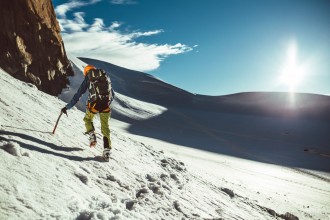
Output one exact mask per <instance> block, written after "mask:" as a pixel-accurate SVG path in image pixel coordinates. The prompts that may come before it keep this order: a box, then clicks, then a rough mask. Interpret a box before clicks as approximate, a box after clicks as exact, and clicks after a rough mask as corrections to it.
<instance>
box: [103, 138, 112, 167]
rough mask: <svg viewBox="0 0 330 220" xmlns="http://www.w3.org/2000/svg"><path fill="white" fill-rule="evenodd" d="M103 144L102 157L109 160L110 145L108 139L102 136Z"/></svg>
mask: <svg viewBox="0 0 330 220" xmlns="http://www.w3.org/2000/svg"><path fill="white" fill-rule="evenodd" d="M103 146H104V150H103V159H104V160H105V161H107V162H108V161H109V159H110V150H111V148H110V145H109V140H108V138H107V137H103Z"/></svg>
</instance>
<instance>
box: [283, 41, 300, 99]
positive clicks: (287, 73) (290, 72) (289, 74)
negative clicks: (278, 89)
mask: <svg viewBox="0 0 330 220" xmlns="http://www.w3.org/2000/svg"><path fill="white" fill-rule="evenodd" d="M297 50H298V49H297V45H296V43H291V45H290V46H289V48H288V52H287V59H286V63H285V64H284V66H283V69H282V71H281V76H280V83H281V84H284V85H286V86H288V91H289V92H291V93H293V92H295V89H296V87H297V85H299V84H300V83H301V81H302V80H303V79H304V77H305V74H306V68H305V67H304V66H303V65H301V64H299V63H298V60H297Z"/></svg>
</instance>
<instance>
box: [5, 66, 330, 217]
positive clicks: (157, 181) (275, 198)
mask: <svg viewBox="0 0 330 220" xmlns="http://www.w3.org/2000/svg"><path fill="white" fill-rule="evenodd" d="M0 80H1V87H0V94H1V98H0V111H1V112H0V114H1V118H0V128H1V130H0V148H1V149H0V157H1V160H0V167H1V172H0V176H1V181H0V219H295V217H294V216H297V217H299V219H328V218H330V212H329V210H330V209H329V207H330V201H329V198H330V181H329V178H330V177H329V172H321V171H312V170H305V169H304V170H302V169H293V168H289V167H284V166H278V165H274V164H267V163H261V162H258V161H254V160H246V159H241V158H239V157H238V155H237V156H234V157H233V156H231V155H230V154H215V153H210V152H205V151H201V150H197V149H193V148H189V147H183V146H180V145H178V144H175V143H178V141H173V142H165V141H164V140H162V139H158V140H156V139H154V138H150V137H152V136H153V135H158V134H159V131H155V132H154V133H153V132H151V131H150V129H151V130H152V129H154V128H155V126H152V127H150V128H149V130H145V132H150V134H148V136H147V135H137V134H136V133H135V134H134V133H129V132H127V131H129V130H130V129H131V128H132V126H135V125H134V124H136V123H141V122H143V120H141V118H138V119H136V118H134V116H135V112H136V111H133V113H132V112H127V113H125V114H123V115H126V117H127V118H130V119H131V121H132V122H134V123H133V124H128V123H127V122H121V121H118V120H114V119H112V120H111V128H112V129H111V131H112V137H111V138H112V141H113V146H114V149H113V153H112V156H111V162H110V163H104V162H101V161H100V159H99V155H101V151H102V149H101V147H100V146H101V145H100V144H99V145H98V146H97V147H96V148H95V149H90V148H89V147H87V137H85V136H84V135H83V132H84V126H83V122H82V118H83V116H84V113H83V112H81V111H79V110H78V109H76V108H73V109H72V110H70V111H69V113H68V114H69V117H66V116H62V118H61V121H60V123H59V126H58V128H57V130H56V134H55V135H52V134H51V131H52V129H53V126H54V123H55V121H56V119H57V117H58V114H59V112H60V109H61V108H62V107H63V106H64V105H65V103H64V102H63V101H61V100H60V99H58V98H55V97H52V96H49V95H47V94H44V93H42V92H40V91H38V90H37V89H36V88H35V87H34V86H33V85H31V84H27V83H23V82H21V81H18V80H16V79H14V78H12V77H11V76H10V75H8V74H7V73H4V72H3V71H2V70H0ZM119 94H120V93H119ZM119 99H120V100H125V102H126V103H127V106H131V105H139V106H140V108H142V109H144V107H145V108H146V109H149V110H148V112H149V113H147V114H145V115H148V114H154V113H155V114H154V115H153V116H152V117H151V118H149V117H147V119H146V120H144V121H148V120H152V119H155V118H158V117H159V116H156V117H155V115H156V114H157V111H159V112H158V113H160V115H163V114H164V113H161V112H162V111H165V112H166V111H168V108H169V107H168V106H161V105H159V103H158V104H157V103H151V104H149V103H147V102H146V100H140V101H136V102H138V104H132V102H133V98H132V97H129V96H126V95H125V94H121V95H119ZM144 105H145V106H144ZM154 105H156V106H154ZM122 106H125V105H122ZM153 107H155V108H156V110H155V111H153ZM114 109H115V108H114ZM174 110H176V109H174ZM174 110H172V109H171V111H174ZM131 114H132V115H131ZM181 114H182V113H181V112H179V113H178V114H177V115H181ZM185 117H186V116H185V115H183V116H182V115H181V116H180V118H185ZM233 117H234V116H233ZM237 117H239V116H237ZM143 118H144V119H145V117H143ZM165 119H168V117H165ZM243 119H246V118H238V119H235V120H242V122H244V120H243ZM190 120H191V119H189V118H188V119H187V121H189V122H190V125H194V126H193V127H192V130H195V129H196V128H198V126H200V125H199V124H196V123H195V122H194V121H190ZM233 120H234V119H233ZM162 122H163V121H162ZM169 123H173V121H172V122H169ZM95 124H96V125H99V120H98V118H97V119H96V122H95ZM149 125H151V124H149ZM161 125H163V124H161ZM164 126H165V128H164V129H168V128H170V127H169V125H168V124H167V125H166V124H165V123H164ZM176 126H177V127H178V128H180V126H183V125H180V124H177V125H176ZM196 126H197V127H196ZM96 128H97V132H98V134H100V131H99V126H96ZM141 128H143V129H146V125H145V126H142V125H141ZM199 129H200V131H202V132H201V133H208V132H209V130H206V131H205V128H203V127H200V128H199ZM183 130H184V129H179V130H178V131H183ZM229 133H230V131H229ZM193 134H194V133H191V135H193ZM190 137H191V136H190ZM254 138H256V137H254ZM261 138H264V136H261ZM100 139H101V136H100V135H98V140H100ZM252 139H253V138H252ZM197 140H198V139H197ZM207 143H208V141H206V144H207ZM223 144H224V145H225V143H223ZM278 146H280V145H278ZM235 152H236V151H235ZM236 153H237V152H236ZM307 154H308V155H312V156H313V155H315V157H317V158H319V159H320V158H321V157H320V156H319V155H318V152H313V154H310V153H307ZM322 158H323V157H322Z"/></svg>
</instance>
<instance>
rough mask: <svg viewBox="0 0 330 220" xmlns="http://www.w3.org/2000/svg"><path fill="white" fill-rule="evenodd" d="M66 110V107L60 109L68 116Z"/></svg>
mask: <svg viewBox="0 0 330 220" xmlns="http://www.w3.org/2000/svg"><path fill="white" fill-rule="evenodd" d="M66 110H68V109H67V108H66V107H64V108H62V109H61V112H62V113H64V114H66V116H68V113H67V112H66Z"/></svg>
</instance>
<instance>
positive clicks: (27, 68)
mask: <svg viewBox="0 0 330 220" xmlns="http://www.w3.org/2000/svg"><path fill="white" fill-rule="evenodd" d="M0 27H1V28H0V67H1V68H2V69H3V70H5V71H6V72H8V73H9V74H11V75H13V76H14V77H16V78H18V79H20V80H23V81H25V82H30V83H33V84H35V85H36V86H37V87H38V88H39V89H40V90H42V91H44V92H47V93H49V94H51V95H57V94H59V93H61V91H62V89H63V88H64V87H66V85H67V84H68V83H69V81H68V79H67V76H69V75H73V71H72V68H71V65H70V61H69V60H68V59H67V56H66V53H65V49H64V45H63V41H62V38H61V35H60V26H59V24H58V22H57V20H56V15H55V11H54V7H53V4H52V1H51V0H11V1H10V0H5V1H0Z"/></svg>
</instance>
